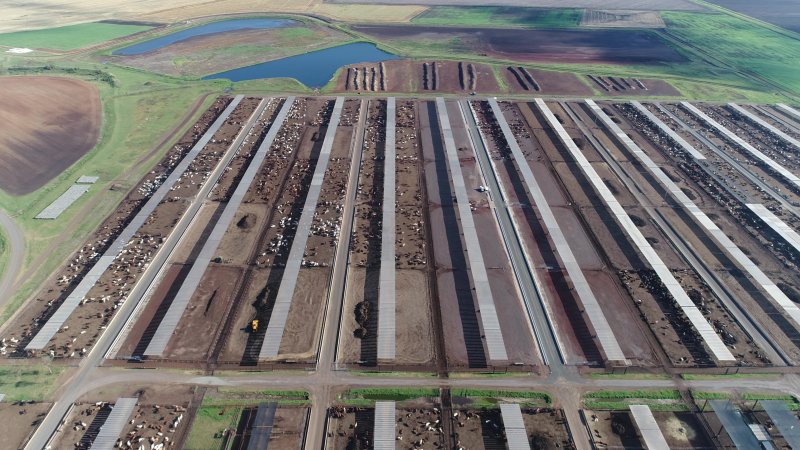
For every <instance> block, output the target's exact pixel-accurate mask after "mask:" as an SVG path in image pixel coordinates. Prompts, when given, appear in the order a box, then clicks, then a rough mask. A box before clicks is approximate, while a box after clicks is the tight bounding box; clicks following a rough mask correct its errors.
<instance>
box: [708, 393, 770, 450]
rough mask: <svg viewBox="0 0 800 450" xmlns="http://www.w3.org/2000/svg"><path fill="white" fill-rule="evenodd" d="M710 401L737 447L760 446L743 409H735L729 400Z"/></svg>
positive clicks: (750, 447)
mask: <svg viewBox="0 0 800 450" xmlns="http://www.w3.org/2000/svg"><path fill="white" fill-rule="evenodd" d="M708 403H709V404H710V405H711V408H713V409H714V412H715V413H716V414H717V418H718V419H719V421H720V423H722V427H723V428H725V431H726V432H727V433H728V436H730V437H731V440H732V441H733V444H734V445H735V446H736V447H737V448H740V449H742V450H750V449H757V448H760V446H759V443H758V440H757V439H756V437H755V435H753V432H752V431H751V430H750V427H749V426H747V423H746V422H745V420H744V417H742V413H741V411H738V410H736V409H734V408H733V405H731V402H730V401H729V400H709V401H708Z"/></svg>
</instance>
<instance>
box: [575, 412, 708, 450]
mask: <svg viewBox="0 0 800 450" xmlns="http://www.w3.org/2000/svg"><path fill="white" fill-rule="evenodd" d="M584 414H585V415H586V419H587V423H588V425H589V429H590V430H591V434H592V442H594V443H595V445H596V446H597V447H601V446H603V445H604V446H605V447H604V448H631V449H635V448H644V441H643V440H642V438H641V434H640V433H639V430H638V428H637V426H636V423H635V422H634V420H633V415H632V414H631V413H630V412H629V411H589V410H586V411H584ZM653 416H654V417H655V418H656V422H658V426H659V428H660V429H661V433H662V434H663V435H664V438H665V439H666V440H667V444H668V445H669V448H671V449H676V450H689V449H698V450H700V449H709V450H710V449H713V448H715V446H714V445H713V443H712V442H711V439H710V438H709V437H708V435H707V434H706V432H705V429H704V428H703V426H702V425H701V424H700V419H699V418H698V417H697V416H696V415H695V414H694V413H689V412H659V411H654V412H653Z"/></svg>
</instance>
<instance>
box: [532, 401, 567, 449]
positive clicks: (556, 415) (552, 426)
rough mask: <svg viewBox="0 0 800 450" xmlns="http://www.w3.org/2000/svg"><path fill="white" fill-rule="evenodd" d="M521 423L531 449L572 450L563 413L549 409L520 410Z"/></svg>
mask: <svg viewBox="0 0 800 450" xmlns="http://www.w3.org/2000/svg"><path fill="white" fill-rule="evenodd" d="M522 421H523V422H524V423H525V430H526V431H527V432H528V439H529V440H530V443H531V447H532V448H534V449H542V450H555V449H562V448H563V449H572V448H574V447H575V444H574V443H573V442H572V439H571V438H570V436H569V432H568V431H567V419H566V418H565V417H564V412H563V411H562V410H559V409H551V408H522Z"/></svg>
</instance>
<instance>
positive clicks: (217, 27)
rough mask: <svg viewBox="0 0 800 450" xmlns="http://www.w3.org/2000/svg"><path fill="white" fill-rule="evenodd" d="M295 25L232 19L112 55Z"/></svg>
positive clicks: (287, 21)
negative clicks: (191, 40) (207, 37)
mask: <svg viewBox="0 0 800 450" xmlns="http://www.w3.org/2000/svg"><path fill="white" fill-rule="evenodd" d="M294 23H297V22H296V21H294V20H288V19H233V20H223V21H221V22H212V23H208V24H205V25H201V26H199V27H194V28H189V29H186V30H183V31H178V32H177V33H171V34H168V35H166V36H161V37H159V38H155V39H151V40H149V41H144V42H141V43H139V44H134V45H129V46H128V47H123V48H121V49H118V50H115V51H114V52H113V53H112V54H113V55H126V56H129V55H139V54H142V53H147V52H151V51H153V50H158V49H160V48H162V47H166V46H167V45H170V44H174V43H176V42H180V41H185V40H186V39H189V38H193V37H196V36H203V35H206V34H214V33H223V32H225V31H234V30H254V29H269V28H281V27H285V26H289V25H292V24H294Z"/></svg>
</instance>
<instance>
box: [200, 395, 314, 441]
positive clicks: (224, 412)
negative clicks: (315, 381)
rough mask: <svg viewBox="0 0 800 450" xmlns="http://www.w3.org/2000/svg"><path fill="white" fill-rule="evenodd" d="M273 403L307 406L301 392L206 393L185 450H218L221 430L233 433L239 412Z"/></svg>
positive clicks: (306, 401) (305, 396) (305, 397)
mask: <svg viewBox="0 0 800 450" xmlns="http://www.w3.org/2000/svg"><path fill="white" fill-rule="evenodd" d="M270 401H275V402H277V403H278V404H279V405H281V406H309V405H310V401H309V397H308V392H305V391H243V390H234V389H222V388H220V389H219V390H217V391H216V392H209V393H207V394H206V396H205V397H204V398H203V403H202V404H201V405H200V408H199V409H198V410H197V416H195V418H194V422H193V424H192V429H191V430H190V432H189V437H188V439H187V441H186V448H191V449H195V450H204V449H209V450H211V449H218V448H220V446H221V445H222V432H223V430H225V429H226V428H227V429H232V430H235V429H236V426H237V424H238V423H239V418H240V417H241V415H242V411H244V410H245V409H246V408H251V407H254V406H257V405H258V404H259V403H262V402H270Z"/></svg>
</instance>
